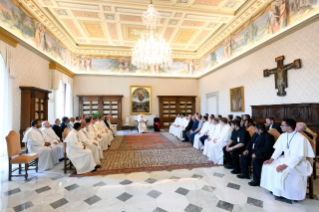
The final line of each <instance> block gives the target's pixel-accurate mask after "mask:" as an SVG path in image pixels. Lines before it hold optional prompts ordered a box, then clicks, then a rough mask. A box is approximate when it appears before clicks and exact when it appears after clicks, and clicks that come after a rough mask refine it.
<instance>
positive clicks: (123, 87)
mask: <svg viewBox="0 0 319 212" xmlns="http://www.w3.org/2000/svg"><path fill="white" fill-rule="evenodd" d="M132 85H144V86H151V87H152V111H151V113H152V115H147V116H146V119H148V120H149V123H153V117H154V116H155V114H158V112H159V111H158V98H157V96H158V95H185V96H186V95H194V96H197V95H198V80H197V79H176V78H148V77H144V78H143V77H116V76H86V75H85V76H83V75H82V76H75V78H74V95H75V100H74V115H75V116H77V115H79V99H78V98H77V97H76V95H94V94H98V95H123V99H122V105H123V107H122V111H123V113H122V118H123V123H124V119H125V117H126V116H129V117H130V123H131V125H133V124H134V120H136V119H137V118H136V116H134V115H130V86H132ZM198 102H199V101H198V98H197V105H196V110H197V111H198V110H199V104H198Z"/></svg>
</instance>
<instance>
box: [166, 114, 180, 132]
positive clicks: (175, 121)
mask: <svg viewBox="0 0 319 212" xmlns="http://www.w3.org/2000/svg"><path fill="white" fill-rule="evenodd" d="M180 120H181V118H180V117H176V118H175V120H174V123H173V124H172V125H171V126H170V127H169V133H171V134H174V131H175V128H176V127H175V126H174V125H179V122H180Z"/></svg>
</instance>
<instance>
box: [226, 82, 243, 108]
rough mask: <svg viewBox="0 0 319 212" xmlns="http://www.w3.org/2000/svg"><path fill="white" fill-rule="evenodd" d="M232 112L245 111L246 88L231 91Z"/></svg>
mask: <svg viewBox="0 0 319 212" xmlns="http://www.w3.org/2000/svg"><path fill="white" fill-rule="evenodd" d="M230 111H231V112H244V111H245V95H244V86H241V87H237V88H232V89H230Z"/></svg>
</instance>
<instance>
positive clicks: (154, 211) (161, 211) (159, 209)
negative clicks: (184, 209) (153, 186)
mask: <svg viewBox="0 0 319 212" xmlns="http://www.w3.org/2000/svg"><path fill="white" fill-rule="evenodd" d="M152 212H168V211H166V210H163V209H162V208H159V207H157V208H155V210H153V211H152Z"/></svg>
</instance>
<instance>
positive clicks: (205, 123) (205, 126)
mask: <svg viewBox="0 0 319 212" xmlns="http://www.w3.org/2000/svg"><path fill="white" fill-rule="evenodd" d="M207 119H208V117H207V116H203V120H202V122H203V126H202V129H201V130H200V131H199V133H197V134H196V135H195V137H194V143H193V147H195V148H196V149H199V150H201V149H202V148H203V144H202V143H201V142H200V140H199V139H200V137H202V136H205V135H208V132H209V128H210V124H211V123H210V121H208V120H207Z"/></svg>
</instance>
